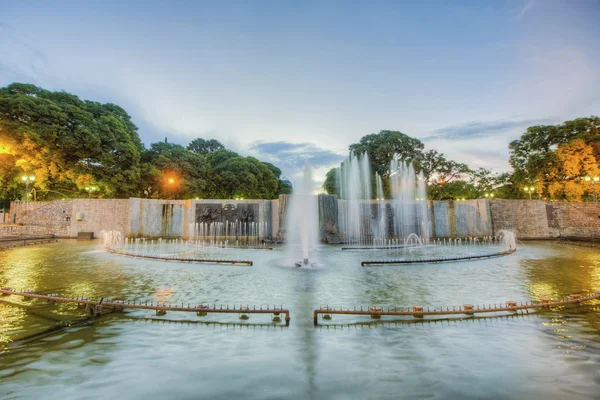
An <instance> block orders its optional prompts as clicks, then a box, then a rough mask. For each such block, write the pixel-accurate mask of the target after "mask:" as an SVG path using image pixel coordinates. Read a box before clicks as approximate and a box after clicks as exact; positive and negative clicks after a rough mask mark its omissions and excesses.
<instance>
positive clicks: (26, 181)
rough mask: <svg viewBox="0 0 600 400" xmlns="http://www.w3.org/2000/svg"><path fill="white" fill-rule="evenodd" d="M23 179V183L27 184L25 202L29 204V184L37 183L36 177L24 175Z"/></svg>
mask: <svg viewBox="0 0 600 400" xmlns="http://www.w3.org/2000/svg"><path fill="white" fill-rule="evenodd" d="M21 179H23V182H25V202H26V203H27V200H28V199H29V182H33V181H35V176H34V175H30V176H27V175H23V177H22V178H21ZM32 184H33V183H32Z"/></svg>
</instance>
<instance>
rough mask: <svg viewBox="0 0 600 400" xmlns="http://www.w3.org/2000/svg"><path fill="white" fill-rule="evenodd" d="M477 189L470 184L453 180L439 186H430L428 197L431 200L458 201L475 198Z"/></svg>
mask: <svg viewBox="0 0 600 400" xmlns="http://www.w3.org/2000/svg"><path fill="white" fill-rule="evenodd" d="M477 193H478V192H477V188H476V187H475V185H473V184H472V183H471V182H467V181H464V180H455V181H451V182H448V183H445V184H440V185H430V186H429V189H428V196H429V198H430V199H431V200H458V199H473V198H477V197H478V196H477Z"/></svg>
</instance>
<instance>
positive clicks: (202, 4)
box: [0, 0, 600, 179]
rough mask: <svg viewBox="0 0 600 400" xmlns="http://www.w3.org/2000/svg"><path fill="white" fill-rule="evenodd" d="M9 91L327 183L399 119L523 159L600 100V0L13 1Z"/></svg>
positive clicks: (442, 140) (4, 4)
mask: <svg viewBox="0 0 600 400" xmlns="http://www.w3.org/2000/svg"><path fill="white" fill-rule="evenodd" d="M0 10H2V12H1V13H0V86H5V85H7V84H9V83H11V82H14V81H18V82H30V83H34V84H36V85H39V86H42V87H44V88H46V89H52V90H65V91H68V92H71V93H74V94H77V95H79V96H80V97H81V98H84V99H91V100H96V101H100V102H112V103H116V104H119V105H121V106H122V107H124V108H125V109H126V110H127V111H128V112H129V113H130V114H131V115H132V117H133V119H134V122H135V123H136V125H138V127H139V133H140V136H141V138H142V140H143V141H144V142H145V143H146V145H149V144H150V143H151V142H155V141H158V140H164V137H165V136H168V138H169V141H171V142H175V143H180V144H184V145H185V144H187V143H188V142H189V141H191V140H192V139H193V138H195V137H205V138H215V139H218V140H220V141H222V142H223V143H224V144H226V145H227V146H228V147H229V148H232V149H233V150H236V151H238V152H240V153H242V154H245V155H255V156H257V157H259V158H261V159H263V160H268V161H271V162H274V163H275V164H277V165H280V166H281V167H282V169H283V170H284V173H285V174H286V175H289V176H293V175H294V173H295V171H296V167H297V166H298V165H302V164H303V162H304V159H309V160H310V161H311V162H312V164H314V166H315V167H316V175H317V178H320V179H322V178H323V177H324V174H325V172H326V171H327V170H328V169H329V168H330V167H331V166H333V165H335V164H337V163H338V162H339V161H340V159H341V158H342V157H343V156H344V155H345V154H346V153H347V149H348V145H349V144H351V143H354V142H356V141H358V140H359V139H360V138H361V137H362V136H364V135H366V134H369V133H373V132H378V131H380V130H383V129H388V130H399V131H402V132H404V133H406V134H408V135H411V136H415V137H418V138H420V139H422V140H423V141H424V142H425V144H426V147H428V148H436V149H437V150H439V151H442V152H444V153H445V154H446V155H447V156H449V157H450V158H453V159H455V160H457V161H461V162H465V163H467V164H469V165H470V166H471V167H488V168H493V169H495V170H497V171H502V170H506V169H508V149H507V145H508V143H509V142H510V141H511V140H513V139H516V138H518V137H519V135H520V134H521V133H522V132H523V131H524V129H525V128H526V127H527V126H530V125H533V124H536V123H542V124H546V123H559V122H561V121H563V120H566V119H571V118H575V117H579V116H589V115H598V110H599V109H600V76H599V75H600V39H599V38H600V25H599V24H598V23H597V21H598V20H599V17H600V3H599V2H598V1H593V0H571V1H558V0H545V1H542V0H510V1H492V0H489V1H423V2H421V1H419V2H417V1H415V2H408V1H389V2H386V1H373V2H367V1H360V2H359V1H316V2H300V1H296V2H292V1H273V2H266V1H241V2H233V1H226V2H208V1H174V2H167V1H161V2H158V1H129V2H125V1H102V2H83V1H59V2H42V1H40V2H34V1H14V0H10V1H4V0H0Z"/></svg>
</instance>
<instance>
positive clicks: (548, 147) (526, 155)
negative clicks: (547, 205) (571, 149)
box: [509, 116, 600, 191]
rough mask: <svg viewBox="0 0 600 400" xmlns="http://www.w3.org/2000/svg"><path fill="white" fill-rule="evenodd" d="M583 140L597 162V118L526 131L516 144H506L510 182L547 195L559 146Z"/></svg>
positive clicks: (599, 142)
mask: <svg viewBox="0 0 600 400" xmlns="http://www.w3.org/2000/svg"><path fill="white" fill-rule="evenodd" d="M573 140H583V141H584V142H585V143H586V144H587V145H590V146H591V147H592V155H593V156H594V157H596V159H600V118H598V117H594V116H592V117H589V118H577V119H575V120H572V121H566V122H564V123H562V124H560V125H536V126H532V127H529V128H527V131H526V132H525V133H524V134H523V135H522V136H521V138H520V139H519V140H515V141H512V142H511V143H510V144H509V150H510V160H509V161H510V164H511V166H512V167H513V169H514V174H513V175H514V176H513V181H514V182H515V183H516V184H517V185H520V186H530V185H534V186H539V187H540V189H541V190H543V191H547V188H548V187H549V185H551V184H553V183H554V182H555V181H553V179H554V178H553V177H552V170H553V169H554V166H555V165H556V163H557V162H559V160H557V158H556V153H555V151H556V150H557V149H558V147H559V146H560V145H563V144H566V143H569V142H571V141H573Z"/></svg>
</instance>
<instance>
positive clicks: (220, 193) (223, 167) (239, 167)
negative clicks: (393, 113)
mask: <svg viewBox="0 0 600 400" xmlns="http://www.w3.org/2000/svg"><path fill="white" fill-rule="evenodd" d="M213 174H214V175H213V176H214V178H215V181H216V183H217V185H216V193H215V195H216V197H217V198H222V199H231V198H236V197H241V198H245V199H272V198H273V197H274V196H275V193H276V191H277V188H278V182H277V179H275V176H274V175H273V172H272V171H271V170H270V169H269V168H268V167H267V166H266V165H265V164H264V163H262V162H260V161H258V160H257V159H256V158H254V157H242V156H234V157H228V158H227V159H226V160H225V161H223V162H222V163H220V164H218V165H216V166H215V167H214V168H213Z"/></svg>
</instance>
